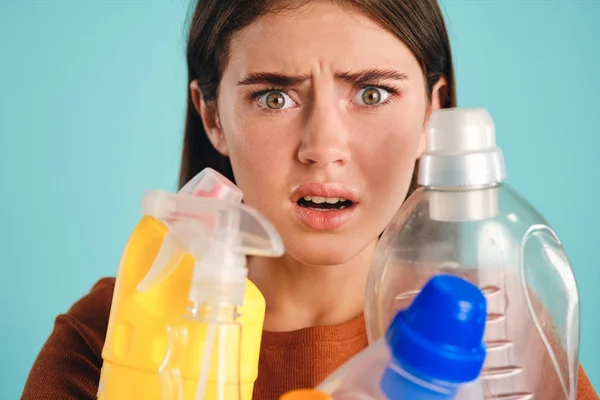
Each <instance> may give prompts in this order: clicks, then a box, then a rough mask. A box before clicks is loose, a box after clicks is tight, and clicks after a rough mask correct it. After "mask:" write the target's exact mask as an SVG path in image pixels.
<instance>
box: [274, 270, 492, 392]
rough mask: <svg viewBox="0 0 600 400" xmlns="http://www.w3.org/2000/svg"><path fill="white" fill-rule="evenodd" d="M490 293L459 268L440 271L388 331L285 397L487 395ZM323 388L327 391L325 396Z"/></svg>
mask: <svg viewBox="0 0 600 400" xmlns="http://www.w3.org/2000/svg"><path fill="white" fill-rule="evenodd" d="M486 315H487V313H486V299H485V296H484V295H483V293H482V292H481V290H480V289H479V288H477V286H475V285H473V284H471V283H469V282H468V281H466V280H464V279H462V278H459V277H456V276H453V275H438V276H435V277H433V278H432V279H431V280H430V281H429V282H428V283H427V284H426V285H425V287H424V288H423V289H422V290H421V291H420V293H419V294H418V295H417V296H416V297H415V298H414V300H413V302H412V304H411V305H410V306H409V307H408V308H406V309H403V310H401V311H399V312H398V313H397V314H396V316H395V318H394V319H393V320H392V322H391V324H390V326H389V328H388V329H387V332H386V334H385V336H384V337H382V338H380V339H378V340H377V341H375V342H374V343H371V344H370V345H369V346H368V347H367V348H366V349H364V350H363V351H362V352H360V353H359V354H357V355H356V356H354V357H353V358H351V359H350V360H349V361H347V362H346V363H345V364H344V365H343V366H342V367H340V368H339V369H338V370H336V371H335V372H334V373H333V374H332V375H330V376H329V377H328V378H327V379H326V380H325V381H323V382H322V383H321V384H320V385H319V386H318V387H317V388H316V390H314V391H309V390H299V391H293V392H290V393H288V394H286V395H285V396H283V397H282V398H281V399H280V400H312V399H314V400H317V399H323V400H325V399H328V400H458V399H460V400H482V399H483V397H482V396H483V394H482V392H481V386H480V383H479V381H478V380H477V377H478V376H479V373H480V371H481V368H482V366H483V363H484V360H485V354H486V351H485V346H484V343H483V333H484V328H485V321H486ZM318 396H322V397H318Z"/></svg>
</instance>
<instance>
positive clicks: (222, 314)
mask: <svg viewBox="0 0 600 400" xmlns="http://www.w3.org/2000/svg"><path fill="white" fill-rule="evenodd" d="M186 316H187V317H188V318H190V319H194V320H199V321H203V322H217V323H227V322H232V321H236V320H237V318H238V317H239V316H240V314H239V312H238V308H237V307H236V306H234V305H230V304H209V303H205V302H195V301H192V302H191V303H190V305H189V306H188V308H187V314H186Z"/></svg>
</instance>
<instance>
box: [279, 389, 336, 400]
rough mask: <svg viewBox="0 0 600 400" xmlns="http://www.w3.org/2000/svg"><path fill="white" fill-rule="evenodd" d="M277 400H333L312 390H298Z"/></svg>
mask: <svg viewBox="0 0 600 400" xmlns="http://www.w3.org/2000/svg"><path fill="white" fill-rule="evenodd" d="M279 400H333V399H332V398H331V396H329V395H327V394H325V393H323V392H318V391H316V390H314V389H298V390H292V391H291V392H287V393H285V394H284V395H283V396H281V397H280V398H279Z"/></svg>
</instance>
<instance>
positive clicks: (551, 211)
mask: <svg viewBox="0 0 600 400" xmlns="http://www.w3.org/2000/svg"><path fill="white" fill-rule="evenodd" d="M442 4H443V7H444V9H445V13H446V17H447V22H448V28H449V31H450V35H451V41H452V45H453V51H454V56H455V67H456V73H457V82H458V98H459V105H460V106H463V107H472V106H483V107H486V108H487V109H488V110H489V112H490V114H491V115H492V117H493V118H494V120H495V122H496V127H497V134H498V142H499V144H500V146H502V148H503V150H504V154H505V158H506V162H507V168H508V177H509V182H510V183H511V184H512V185H514V186H515V187H516V188H517V189H518V190H520V191H521V192H522V193H523V194H524V195H525V196H526V197H527V198H528V199H529V200H530V201H531V202H532V203H533V204H534V205H535V206H536V207H537V208H538V209H539V210H540V211H541V212H542V213H543V214H544V215H545V216H546V217H547V218H548V220H549V221H550V223H551V224H552V226H553V227H554V228H555V229H556V230H557V232H558V234H559V236H560V237H561V239H562V240H563V242H564V245H565V248H566V250H567V252H568V255H569V257H570V259H571V261H572V263H573V268H574V270H575V274H576V278H577V280H578V284H579V290H580V296H581V308H582V329H581V353H580V354H581V355H580V359H581V362H582V363H583V366H584V367H585V368H586V370H587V372H588V374H589V376H590V379H591V380H592V383H593V384H594V386H595V387H596V389H597V390H598V389H600V350H599V344H598V338H599V337H600V312H599V309H598V308H599V306H600V262H599V257H598V251H599V250H600V233H599V229H600V205H599V202H598V199H599V198H600V196H599V195H600V191H599V189H598V187H599V186H600V156H599V154H600V121H599V119H598V116H599V115H600V111H599V110H600V74H599V73H598V65H599V64H600V24H599V23H598V18H600V1H595V0H589V1H576V0H562V1H561V0H554V1H552V0H547V1H544V0H537V1H533V0H532V1H526V0H514V1H510V0H498V1H491V0H487V1H486V0H470V1H469V0H465V1H453V0H446V1H444V2H443V3H442ZM188 8H189V4H188V1H187V0H185V1H184V0H87V1H80V0H70V1H68V0H46V1H44V0H37V1H36V0H0V57H1V58H0V61H1V62H0V190H1V197H0V273H1V278H0V280H1V282H2V290H1V291H0V307H1V314H0V318H1V319H0V321H1V329H0V356H1V358H0V360H1V361H0V372H1V374H0V397H1V398H2V399H16V398H18V397H19V396H20V394H21V390H22V387H23V385H24V382H25V379H26V377H27V374H28V372H29V369H30V367H31V364H32V363H33V360H34V358H35V357H36V355H37V353H38V352H39V350H40V348H41V346H42V344H43V343H44V341H45V340H46V338H47V336H48V334H49V333H50V331H51V329H52V326H53V323H54V318H55V316H56V315H57V314H59V313H63V312H65V311H66V310H67V309H68V308H69V306H71V305H72V304H73V302H75V301H76V300H77V299H78V298H80V297H81V296H83V295H84V294H85V293H87V292H88V291H89V289H90V288H91V286H92V285H93V283H94V282H95V281H97V280H98V279H99V278H100V277H103V276H114V275H115V274H116V272H117V266H118V262H119V258H120V256H121V252H122V251H123V248H124V246H125V242H126V240H127V238H128V237H129V235H130V233H131V230H132V228H133V227H134V225H135V224H136V222H137V221H138V219H139V218H140V213H139V210H140V199H141V195H142V192H143V191H144V190H145V189H157V188H160V189H167V190H176V182H177V173H178V168H179V159H180V149H181V142H182V132H183V122H184V106H185V97H186V90H187V87H186V66H185V58H184V54H185V28H184V24H185V22H186V20H187V17H188Z"/></svg>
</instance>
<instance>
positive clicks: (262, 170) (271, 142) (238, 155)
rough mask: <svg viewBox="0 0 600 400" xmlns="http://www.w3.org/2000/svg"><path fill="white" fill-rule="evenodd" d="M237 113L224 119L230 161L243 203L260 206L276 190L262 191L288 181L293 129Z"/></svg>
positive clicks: (266, 119) (274, 120) (267, 119)
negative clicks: (242, 196) (286, 177)
mask: <svg viewBox="0 0 600 400" xmlns="http://www.w3.org/2000/svg"><path fill="white" fill-rule="evenodd" d="M235 111H236V110H235V108H234V109H233V112H232V115H230V116H227V117H226V118H224V119H223V120H224V121H227V123H224V124H223V131H224V132H225V137H226V141H227V146H228V150H229V158H230V160H231V164H232V167H233V171H234V174H235V178H236V183H237V185H238V186H239V188H240V189H241V190H242V191H243V192H244V201H245V202H247V203H248V204H250V205H254V206H259V204H262V203H265V202H266V201H267V200H268V199H267V198H266V197H267V196H268V197H273V190H271V191H266V190H263V189H264V188H265V187H269V188H275V187H278V186H281V184H282V183H283V182H284V181H285V176H286V174H287V172H288V170H289V167H290V165H291V162H290V155H291V154H293V149H294V140H293V136H292V135H291V132H290V127H289V126H287V129H286V127H285V124H281V123H280V122H279V121H277V120H276V119H272V120H269V118H265V117H264V116H256V115H253V114H252V113H248V112H246V113H244V112H235ZM234 115H235V116H234ZM282 125H283V126H282ZM263 197H264V198H263Z"/></svg>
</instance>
